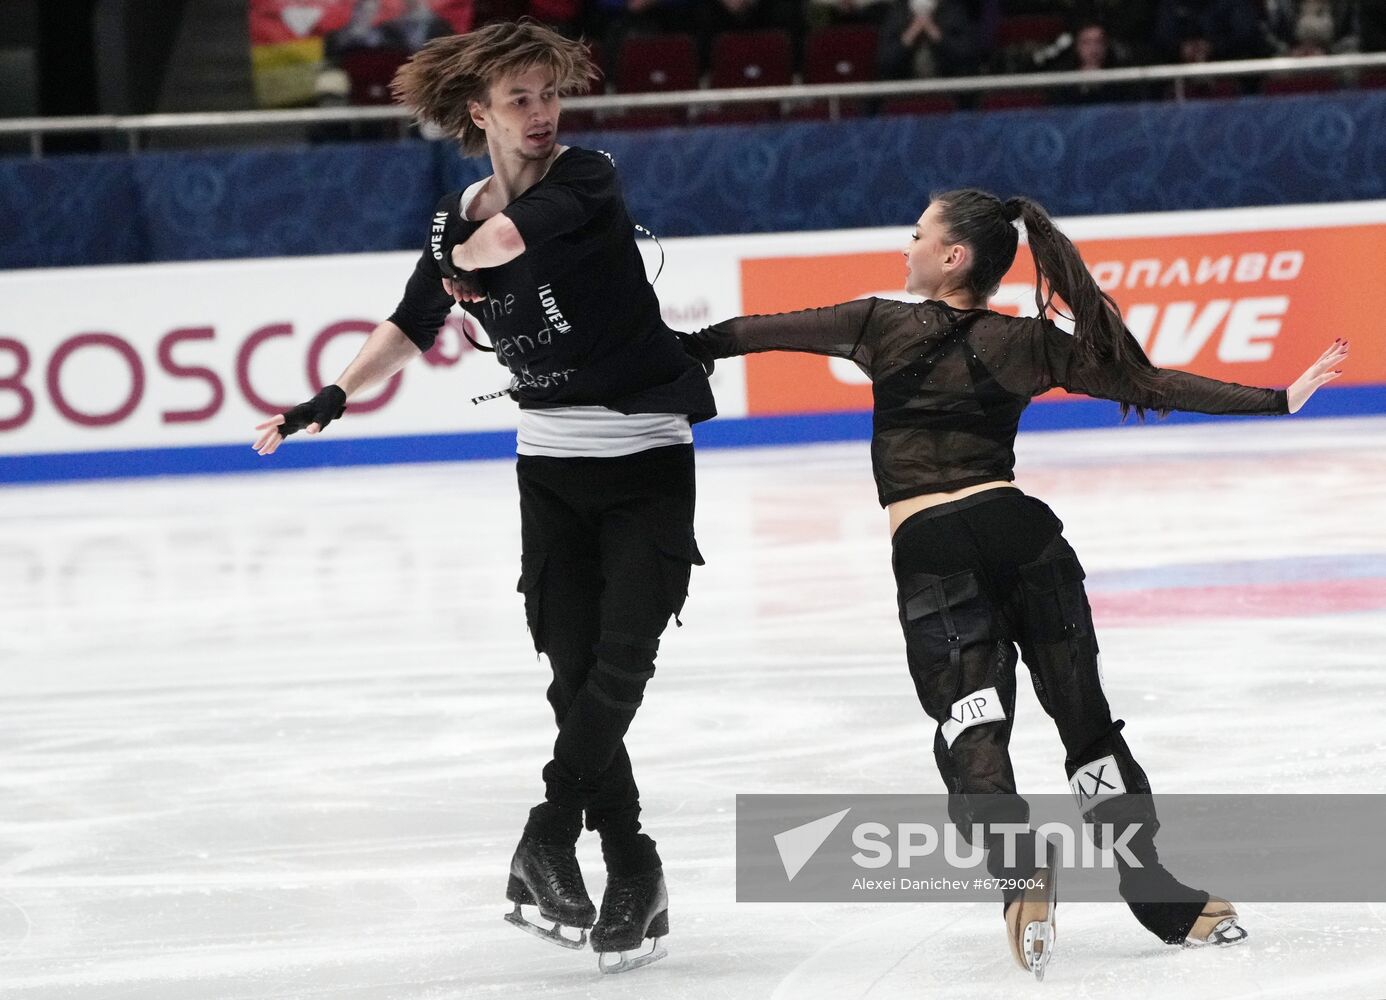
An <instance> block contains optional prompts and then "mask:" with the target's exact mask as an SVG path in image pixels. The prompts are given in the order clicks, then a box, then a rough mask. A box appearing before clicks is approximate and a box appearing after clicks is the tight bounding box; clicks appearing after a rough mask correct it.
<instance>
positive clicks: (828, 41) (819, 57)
mask: <svg viewBox="0 0 1386 1000" xmlns="http://www.w3.org/2000/svg"><path fill="white" fill-rule="evenodd" d="M876 38H877V32H876V29H875V28H871V27H866V26H862V25H851V24H843V25H837V26H834V27H829V28H820V29H819V30H818V31H814V32H811V33H810V34H809V36H808V39H807V40H806V41H805V43H804V82H805V83H863V82H867V81H871V80H874V79H876ZM861 113H862V107H861V103H860V102H858V101H852V100H844V101H842V102H840V107H839V114H841V115H842V116H843V117H844V118H851V117H854V116H856V115H859V114H861ZM828 115H829V109H828V105H827V104H826V103H824V102H822V101H815V102H813V103H811V104H809V105H807V106H805V107H800V108H797V109H796V110H794V111H793V112H792V113H791V117H794V118H827V117H828Z"/></svg>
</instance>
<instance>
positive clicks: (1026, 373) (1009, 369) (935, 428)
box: [686, 299, 1288, 506]
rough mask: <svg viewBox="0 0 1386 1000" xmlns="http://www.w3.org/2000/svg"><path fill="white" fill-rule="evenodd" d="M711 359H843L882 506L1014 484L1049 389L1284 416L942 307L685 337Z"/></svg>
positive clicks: (909, 306)
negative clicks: (1024, 435) (866, 399)
mask: <svg viewBox="0 0 1386 1000" xmlns="http://www.w3.org/2000/svg"><path fill="white" fill-rule="evenodd" d="M686 346H687V347H688V348H689V350H690V351H692V352H693V353H695V354H701V355H704V356H706V357H711V358H725V357H734V356H737V355H742V354H753V353H756V352H758V351H803V352H807V353H810V354H826V355H832V356H834V357H839V358H847V359H849V360H851V361H853V362H855V364H856V365H857V367H859V368H860V369H861V370H862V371H863V372H865V373H866V374H867V375H868V376H870V378H871V386H872V394H873V397H874V407H873V409H874V415H873V419H874V428H875V429H874V433H873V434H872V438H871V464H872V469H873V470H874V472H875V475H876V489H877V492H878V494H879V495H880V500H881V505H882V506H885V505H887V504H890V503H894V502H895V501H897V500H904V499H906V498H908V497H912V496H919V495H920V494H924V493H946V492H950V491H952V490H957V489H962V488H963V487H965V486H973V485H976V484H978V483H985V482H990V481H992V480H1006V481H1010V480H1012V479H1014V478H1015V473H1014V469H1015V435H1016V428H1017V426H1018V424H1019V422H1020V414H1021V413H1022V412H1023V411H1024V409H1025V407H1026V406H1027V405H1029V403H1030V400H1031V398H1032V397H1034V396H1038V395H1040V394H1041V393H1043V392H1046V391H1047V390H1049V389H1052V388H1054V387H1055V386H1059V387H1062V388H1064V389H1067V390H1068V391H1069V392H1077V393H1085V394H1086V395H1089V396H1096V397H1099V398H1101V399H1111V400H1117V401H1119V402H1123V403H1129V404H1131V405H1133V406H1143V407H1146V408H1148V409H1152V410H1192V411H1194V412H1197V413H1286V412H1288V408H1287V406H1286V401H1285V391H1284V390H1283V389H1256V388H1250V387H1248V386H1243V385H1237V384H1235V383H1231V382H1219V381H1217V380H1216V379H1210V378H1203V377H1202V376H1199V375H1190V374H1188V373H1187V372H1179V371H1170V370H1167V369H1156V373H1157V379H1156V387H1155V389H1153V390H1151V389H1146V388H1143V387H1141V386H1138V385H1136V384H1134V383H1133V382H1132V381H1131V380H1130V378H1129V377H1128V376H1127V375H1126V374H1125V373H1124V372H1121V371H1115V370H1112V368H1111V367H1108V366H1099V365H1096V364H1090V363H1086V362H1084V360H1083V359H1082V358H1081V357H1080V355H1079V353H1078V351H1077V350H1076V349H1075V348H1076V345H1075V342H1074V339H1073V337H1072V336H1071V335H1069V334H1067V333H1065V332H1064V331H1063V330H1060V329H1059V328H1058V327H1057V326H1055V325H1054V324H1053V323H1052V322H1051V321H1049V320H1048V319H1039V318H1033V317H1028V318H1022V317H1015V316H1005V315H1002V314H1000V313H994V312H991V311H989V310H985V309H972V310H959V309H954V308H952V307H951V306H948V305H946V304H944V303H942V302H933V301H927V302H921V303H909V302H897V301H893V300H890V299H858V300H857V301H855V302H847V303H844V304H842V305H838V306H828V307H826V308H823V309H805V310H803V311H801V312H793V313H782V314H780V315H776V316H743V317H740V318H738V319H732V320H727V321H726V322H723V323H718V324H716V325H714V326H710V327H707V328H706V329H703V330H700V331H698V332H697V333H695V334H691V335H689V337H688V340H687V343H686Z"/></svg>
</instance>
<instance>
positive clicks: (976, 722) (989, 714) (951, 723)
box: [939, 687, 1006, 748]
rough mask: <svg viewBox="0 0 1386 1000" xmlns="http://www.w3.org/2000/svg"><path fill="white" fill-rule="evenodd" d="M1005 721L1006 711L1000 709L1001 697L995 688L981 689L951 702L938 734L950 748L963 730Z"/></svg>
mask: <svg viewBox="0 0 1386 1000" xmlns="http://www.w3.org/2000/svg"><path fill="white" fill-rule="evenodd" d="M1005 721H1006V710H1005V709H1004V708H1002V707H1001V696H1000V695H998V694H997V693H996V688H994V687H989V688H982V689H981V690H980V691H973V692H972V693H971V694H970V695H968V696H967V697H966V698H959V699H958V700H957V701H955V702H953V708H952V710H951V711H950V712H949V713H948V721H947V722H945V723H944V724H943V725H942V726H940V727H939V732H941V733H943V742H944V743H946V744H948V746H949V747H950V748H951V747H952V746H953V741H954V740H956V739H957V738H958V736H959V735H961V734H962V732H963V730H965V729H971V728H972V727H973V726H980V725H981V724H982V723H984V722H1005Z"/></svg>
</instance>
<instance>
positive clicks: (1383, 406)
mask: <svg viewBox="0 0 1386 1000" xmlns="http://www.w3.org/2000/svg"><path fill="white" fill-rule="evenodd" d="M1383 412H1386V385H1377V386H1349V387H1345V388H1341V389H1335V388H1331V387H1330V388H1325V389H1321V390H1319V392H1318V393H1317V394H1316V395H1315V396H1314V398H1313V400H1312V401H1311V402H1310V404H1309V406H1308V408H1307V409H1306V410H1305V411H1304V412H1303V413H1301V414H1298V415H1296V417H1295V419H1305V418H1312V419H1318V418H1327V417H1354V416H1370V415H1375V414H1380V413H1383ZM1266 419H1285V418H1283V417H1280V418H1275V417H1244V416H1240V417H1215V416H1207V415H1204V414H1197V413H1172V414H1170V415H1169V416H1168V417H1166V418H1165V419H1164V420H1162V421H1160V423H1162V424H1163V423H1168V424H1194V423H1212V422H1228V421H1243V420H1266ZM1120 423H1121V421H1120V418H1119V413H1118V411H1117V407H1116V404H1115V403H1110V402H1107V401H1105V400H1091V399H1074V400H1067V401H1062V402H1045V403H1040V404H1036V405H1032V406H1030V407H1029V408H1028V409H1027V410H1026V411H1025V414H1024V416H1023V417H1022V418H1021V422H1020V429H1021V431H1022V432H1048V431H1065V430H1081V429H1089V430H1090V429H1098V428H1106V427H1116V426H1119V425H1120ZM1127 423H1128V424H1131V423H1134V420H1128V421H1127ZM693 430H694V440H695V441H696V443H697V446H698V447H699V448H702V449H708V448H758V447H786V446H793V445H807V444H821V443H826V442H837V441H860V442H862V443H863V445H864V444H865V442H867V441H869V440H870V438H871V413H870V412H867V411H842V412H837V413H809V414H797V415H792V416H767V417H739V418H723V419H714V420H711V421H708V422H706V423H702V424H698V425H697V426H696V427H695V428H694V429H693ZM327 433H328V434H330V433H331V432H330V431H328V432H327ZM514 455H515V433H514V431H509V430H507V431H485V432H477V433H469V434H411V435H401V436H396V437H378V438H352V439H346V440H332V439H331V438H329V437H327V436H322V437H317V438H312V439H308V438H306V437H304V436H299V437H297V438H296V439H293V440H290V441H287V442H286V443H285V444H284V445H282V446H281V447H280V449H279V450H278V451H276V452H275V453H274V454H273V455H272V456H261V455H258V454H256V453H255V452H254V450H252V449H251V448H250V446H249V445H246V444H241V445H211V446H206V447H192V448H135V449H127V450H120V451H92V452H68V453H56V454H38V455H3V456H0V484H21V483H45V482H71V481H78V480H88V479H124V478H141V477H147V476H174V475H205V474H215V473H251V472H263V473H272V472H284V471H290V470H304V469H322V468H334V467H340V466H349V465H394V464H414V463H422V462H458V461H484V460H495V459H510V458H513V457H514Z"/></svg>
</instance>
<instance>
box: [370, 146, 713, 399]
mask: <svg viewBox="0 0 1386 1000" xmlns="http://www.w3.org/2000/svg"><path fill="white" fill-rule="evenodd" d="M461 195H462V192H453V193H451V194H448V195H446V196H444V198H443V200H442V201H440V202H439V203H438V207H437V209H436V210H435V212H434V216H433V225H432V228H431V230H430V239H429V242H428V245H427V246H425V248H424V251H423V253H422V255H421V256H420V257H419V260H418V263H417V264H416V265H415V267H414V273H413V275H412V276H411V277H410V278H409V282H408V284H407V285H406V286H405V290H404V298H403V300H402V301H401V302H400V304H399V306H398V307H397V308H396V309H395V312H394V313H393V314H392V315H391V316H390V320H391V321H392V322H393V323H394V324H395V325H396V326H398V327H399V328H400V329H401V330H403V331H404V333H405V336H407V337H408V338H409V339H410V340H411V341H413V342H414V344H415V345H416V346H417V347H418V348H419V350H421V351H426V350H428V349H429V348H430V347H432V346H433V341H434V339H435V338H436V337H437V335H438V330H439V329H440V328H441V327H442V325H443V321H444V320H445V319H446V318H447V315H448V311H449V310H450V309H451V308H452V306H453V299H452V297H451V296H450V295H449V294H448V293H447V292H446V291H444V289H443V285H442V272H441V270H440V269H439V265H438V257H439V256H441V254H442V253H445V252H447V251H448V250H449V249H450V246H449V245H447V244H448V242H449V241H453V242H462V241H463V240H465V239H467V238H468V237H470V236H471V235H472V233H474V232H475V231H476V230H477V229H478V228H479V227H480V226H481V223H480V222H473V221H470V220H467V219H465V218H463V217H462V216H461V214H460V209H461V204H460V203H461ZM503 211H504V214H505V216H506V217H507V218H508V219H510V221H511V222H512V223H514V224H515V228H516V229H517V230H519V233H520V236H521V237H522V238H523V239H524V243H525V249H524V252H523V253H522V254H520V255H519V256H518V257H516V258H515V259H514V260H511V261H509V262H507V263H505V264H502V265H500V266H499V267H488V268H482V269H481V270H480V271H478V272H477V273H478V275H479V277H480V281H481V284H482V288H483V289H484V291H485V293H486V300H485V301H484V302H464V303H462V308H463V309H465V310H466V311H467V312H468V313H470V314H472V315H473V316H475V317H476V319H477V320H478V321H479V322H480V323H481V325H482V327H483V328H484V329H485V330H486V333H487V334H488V335H489V336H490V338H491V343H492V345H493V346H494V347H495V349H496V359H497V360H498V361H499V362H500V363H501V364H503V365H505V366H506V367H507V368H509V369H510V372H511V374H512V375H513V377H514V381H515V384H516V395H517V396H518V398H519V402H520V407H521V408H522V409H548V408H553V407H560V406H604V407H607V408H609V409H612V410H616V411H618V412H620V413H681V414H686V415H687V416H688V417H689V419H690V421H695V422H696V421H698V420H705V419H707V418H708V417H711V416H713V415H714V414H715V413H716V412H717V408H716V405H715V404H714V403H713V400H712V390H711V389H710V388H709V386H708V382H707V376H706V375H705V374H704V372H703V369H702V367H701V366H700V365H699V364H698V363H697V362H696V361H694V360H693V359H692V358H690V357H688V356H687V355H686V354H685V353H684V352H683V351H682V349H680V347H679V342H678V339H677V338H676V337H675V335H674V333H673V331H671V330H670V329H669V328H668V326H666V325H665V324H664V321H663V320H662V319H661V317H660V312H659V300H658V299H657V298H656V297H655V293H654V289H653V288H652V287H651V285H650V282H649V279H648V278H647V277H646V274H645V263H644V261H643V260H642V258H641V256H640V251H639V249H638V248H637V246H636V244H635V228H634V225H633V223H632V222H631V218H630V215H629V214H628V213H627V211H626V203H625V199H624V198H623V197H622V196H621V187H620V182H619V179H618V177H617V174H616V168H615V166H614V165H613V164H612V162H611V160H610V159H609V158H608V157H607V156H606V155H605V154H604V153H600V152H597V151H594V150H588V149H580V148H578V147H576V146H572V147H569V148H568V149H566V150H564V151H563V152H562V153H561V154H560V155H559V156H558V158H557V159H556V160H554V162H553V165H552V166H551V167H550V168H549V171H548V173H547V174H545V175H544V177H543V179H541V180H540V181H539V182H538V183H536V184H534V185H533V186H532V187H530V188H528V189H527V190H526V191H525V192H524V193H523V194H521V195H520V196H519V197H518V198H516V199H515V200H514V201H512V202H510V204H509V205H507V206H506V207H505V209H504V210H503Z"/></svg>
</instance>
